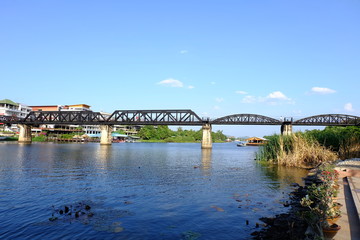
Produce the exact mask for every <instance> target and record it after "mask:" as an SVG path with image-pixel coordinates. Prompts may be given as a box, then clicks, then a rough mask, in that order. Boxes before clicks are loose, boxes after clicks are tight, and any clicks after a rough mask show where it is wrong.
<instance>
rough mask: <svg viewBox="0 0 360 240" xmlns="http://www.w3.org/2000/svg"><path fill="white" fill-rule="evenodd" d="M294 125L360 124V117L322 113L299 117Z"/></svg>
mask: <svg viewBox="0 0 360 240" xmlns="http://www.w3.org/2000/svg"><path fill="white" fill-rule="evenodd" d="M293 125H313V126H315V125H318V126H359V125H360V117H357V116H352V115H346V114H322V115H315V116H311V117H306V118H302V119H299V120H297V121H294V122H293Z"/></svg>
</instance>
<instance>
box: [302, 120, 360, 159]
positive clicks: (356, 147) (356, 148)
mask: <svg viewBox="0 0 360 240" xmlns="http://www.w3.org/2000/svg"><path fill="white" fill-rule="evenodd" d="M305 134H306V135H307V136H310V137H312V138H314V139H316V140H317V141H318V142H319V143H320V144H321V145H323V146H325V147H326V148H328V149H331V150H333V151H335V152H337V153H338V155H339V157H340V158H341V159H348V158H355V157H360V127H357V126H348V127H326V128H325V129H324V130H311V131H306V132H305Z"/></svg>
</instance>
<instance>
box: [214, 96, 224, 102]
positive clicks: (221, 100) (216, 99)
mask: <svg viewBox="0 0 360 240" xmlns="http://www.w3.org/2000/svg"><path fill="white" fill-rule="evenodd" d="M215 101H216V102H218V103H221V102H223V101H224V99H223V98H219V97H218V98H215Z"/></svg>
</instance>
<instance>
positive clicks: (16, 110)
mask: <svg viewBox="0 0 360 240" xmlns="http://www.w3.org/2000/svg"><path fill="white" fill-rule="evenodd" d="M29 112H31V107H29V106H27V105H25V104H22V103H15V102H13V101H11V100H10V99H4V100H0V115H2V116H14V117H19V118H25V117H26V116H27V115H28V114H29Z"/></svg>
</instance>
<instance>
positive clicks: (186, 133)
mask: <svg viewBox="0 0 360 240" xmlns="http://www.w3.org/2000/svg"><path fill="white" fill-rule="evenodd" d="M211 136H212V140H213V142H223V141H225V140H226V139H227V136H225V135H224V134H223V132H222V131H220V130H219V131H217V132H212V133H211ZM139 137H141V138H142V139H143V140H147V141H162V142H199V141H201V139H202V130H198V131H194V130H192V129H191V130H184V129H182V128H181V127H179V128H178V129H177V130H176V131H173V130H171V129H170V128H169V127H168V126H166V125H159V126H152V125H147V126H144V127H143V128H141V130H140V131H139Z"/></svg>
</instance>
